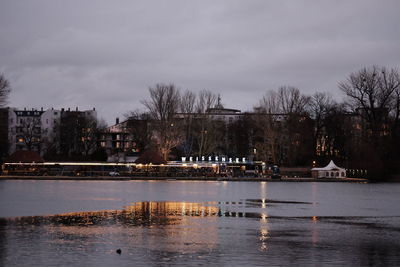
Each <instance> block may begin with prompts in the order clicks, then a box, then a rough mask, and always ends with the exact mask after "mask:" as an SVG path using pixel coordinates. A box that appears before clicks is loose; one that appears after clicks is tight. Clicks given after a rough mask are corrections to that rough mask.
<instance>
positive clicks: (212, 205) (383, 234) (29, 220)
mask: <svg viewBox="0 0 400 267" xmlns="http://www.w3.org/2000/svg"><path fill="white" fill-rule="evenodd" d="M271 204H272V205H282V206H287V205H300V206H301V205H310V204H311V203H309V202H294V201H280V200H271V199H267V198H264V197H263V198H261V199H242V200H240V201H219V202H218V201H212V202H168V201H160V202H151V201H150V202H133V203H131V204H130V205H128V206H125V207H124V208H123V209H121V210H104V211H91V212H75V213H64V214H58V215H50V216H30V217H17V218H8V219H1V220H0V265H1V266H7V265H10V266H11V265H17V266H18V265H23V263H24V262H28V261H30V262H31V261H35V262H37V264H38V265H43V266H46V265H47V266H58V265H91V266H95V265H96V266H109V265H118V266H131V265H132V264H134V265H187V264H189V263H190V264H193V265H200V264H201V265H204V264H210V263H213V264H225V265H264V264H265V265H268V264H271V265H294V264H297V265H306V264H307V265H308V264H310V263H311V265H323V264H332V263H338V262H339V263H342V264H344V265H346V264H345V263H347V264H356V265H376V264H378V265H379V264H382V265H384V264H386V265H396V264H397V263H399V262H400V245H399V244H398V239H399V238H400V228H399V221H400V220H399V217H395V216H394V217H356V216H354V217H340V216H339V217H338V216H303V217H301V216H299V217H287V216H271V215H270V214H269V210H268V207H269V205H271ZM338 244H340V245H338ZM117 248H120V249H121V250H122V254H121V255H116V253H115V250H116V249H117Z"/></svg>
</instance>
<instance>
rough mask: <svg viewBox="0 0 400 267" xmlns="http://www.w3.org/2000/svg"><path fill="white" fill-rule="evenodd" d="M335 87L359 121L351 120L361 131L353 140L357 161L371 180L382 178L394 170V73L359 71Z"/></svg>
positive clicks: (397, 82)
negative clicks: (356, 151) (357, 145)
mask: <svg viewBox="0 0 400 267" xmlns="http://www.w3.org/2000/svg"><path fill="white" fill-rule="evenodd" d="M339 88H340V89H341V90H342V91H343V92H344V93H345V94H346V96H347V103H348V106H350V107H352V109H353V111H355V113H357V114H358V116H359V118H360V119H359V120H358V121H355V125H357V127H359V128H360V129H361V135H360V136H359V137H358V140H357V143H359V144H360V145H359V147H358V148H357V149H358V151H360V153H359V154H360V155H359V157H358V162H360V163H364V167H365V168H368V170H369V174H370V175H371V176H372V177H373V178H375V179H376V178H380V177H386V176H387V174H388V172H390V170H392V172H393V170H396V169H398V160H399V155H398V149H399V146H400V143H399V142H398V140H397V139H398V138H397V136H398V129H397V126H398V121H399V114H400V111H399V107H400V99H399V96H400V93H399V90H400V75H399V72H398V70H397V69H393V68H392V69H387V68H385V67H380V66H372V67H369V68H363V69H361V70H360V71H358V72H354V73H351V74H350V75H349V77H348V78H347V80H346V81H343V82H340V83H339ZM356 163H357V162H356ZM360 165H362V164H360ZM397 171H398V170H397ZM389 174H390V173H389Z"/></svg>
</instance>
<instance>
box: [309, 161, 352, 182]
mask: <svg viewBox="0 0 400 267" xmlns="http://www.w3.org/2000/svg"><path fill="white" fill-rule="evenodd" d="M311 176H312V177H313V178H346V169H344V168H340V167H338V166H336V164H335V163H334V162H333V160H331V161H330V162H329V164H328V165H326V166H325V167H323V168H312V169H311Z"/></svg>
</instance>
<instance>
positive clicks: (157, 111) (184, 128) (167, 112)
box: [136, 66, 400, 178]
mask: <svg viewBox="0 0 400 267" xmlns="http://www.w3.org/2000/svg"><path fill="white" fill-rule="evenodd" d="M338 85H339V89H340V91H341V92H342V93H343V94H344V96H345V98H344V101H343V102H337V101H335V100H334V99H333V98H332V96H331V95H330V94H329V93H326V92H316V93H314V94H313V95H305V94H302V93H301V91H300V90H299V89H298V88H296V87H292V86H281V87H279V88H277V89H276V90H269V91H267V92H266V93H265V94H264V96H263V97H262V99H261V100H260V101H259V103H258V104H257V105H255V106H254V107H253V110H251V111H249V112H247V113H244V114H242V115H241V116H239V118H238V119H235V120H234V121H232V122H227V121H225V120H222V119H218V114H212V112H210V111H212V108H214V107H218V106H219V107H222V105H221V103H220V101H219V96H218V95H216V94H215V93H213V92H211V91H207V90H203V91H201V92H200V93H198V94H197V95H196V94H195V93H193V92H191V91H188V90H186V91H182V90H179V89H178V88H177V87H176V86H175V85H174V84H157V85H156V86H155V87H150V88H149V93H150V97H149V99H148V100H144V101H143V104H144V107H145V111H144V113H145V114H146V116H147V118H148V119H150V120H151V121H152V123H151V128H152V129H151V130H150V132H151V133H152V136H151V137H150V138H149V137H148V138H147V141H150V142H148V144H151V145H153V146H156V147H157V148H158V149H159V150H160V151H161V153H162V155H163V156H164V158H165V159H168V158H169V157H170V156H171V154H172V156H173V157H174V158H177V157H179V156H202V155H212V154H215V155H227V156H229V155H240V156H250V157H251V158H252V159H255V160H262V161H265V162H268V163H270V164H281V165H285V166H311V165H316V164H318V165H323V164H327V163H328V162H329V161H330V160H331V159H333V160H335V161H336V162H338V163H339V164H341V165H343V166H345V167H346V168H353V169H364V170H367V171H368V173H369V177H372V178H374V177H375V178H382V177H388V176H390V175H391V174H393V173H398V172H399V171H400V170H399V168H400V167H399V164H398V163H399V160H400V153H399V152H398V151H399V148H400V141H399V134H400V132H399V117H400V76H399V71H398V70H397V69H395V68H392V69H388V68H386V67H380V66H372V67H369V68H363V69H361V70H359V71H357V72H354V73H351V74H350V75H349V76H348V77H347V78H346V79H345V80H343V81H341V82H339V84H338ZM136 114H137V112H136Z"/></svg>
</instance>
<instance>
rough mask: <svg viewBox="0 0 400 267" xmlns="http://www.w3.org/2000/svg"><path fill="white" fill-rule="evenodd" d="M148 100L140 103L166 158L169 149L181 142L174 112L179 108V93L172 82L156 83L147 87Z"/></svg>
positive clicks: (180, 134) (166, 158)
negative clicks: (148, 116)
mask: <svg viewBox="0 0 400 267" xmlns="http://www.w3.org/2000/svg"><path fill="white" fill-rule="evenodd" d="M149 92H150V100H147V101H143V102H142V103H143V104H144V105H145V107H146V108H147V110H148V113H149V115H150V117H151V118H152V123H153V126H154V127H153V131H154V134H155V138H156V140H157V143H158V146H159V149H160V151H161V153H162V155H163V157H164V159H165V160H168V157H169V153H170V152H171V149H172V148H174V147H176V146H177V145H178V144H180V143H181V142H182V133H181V131H180V127H179V126H180V125H179V123H178V120H177V117H176V113H177V112H178V110H179V104H180V93H179V90H178V89H177V88H176V87H175V85H173V84H169V85H166V84H157V85H156V86H155V87H154V88H151V87H150V88H149Z"/></svg>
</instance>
